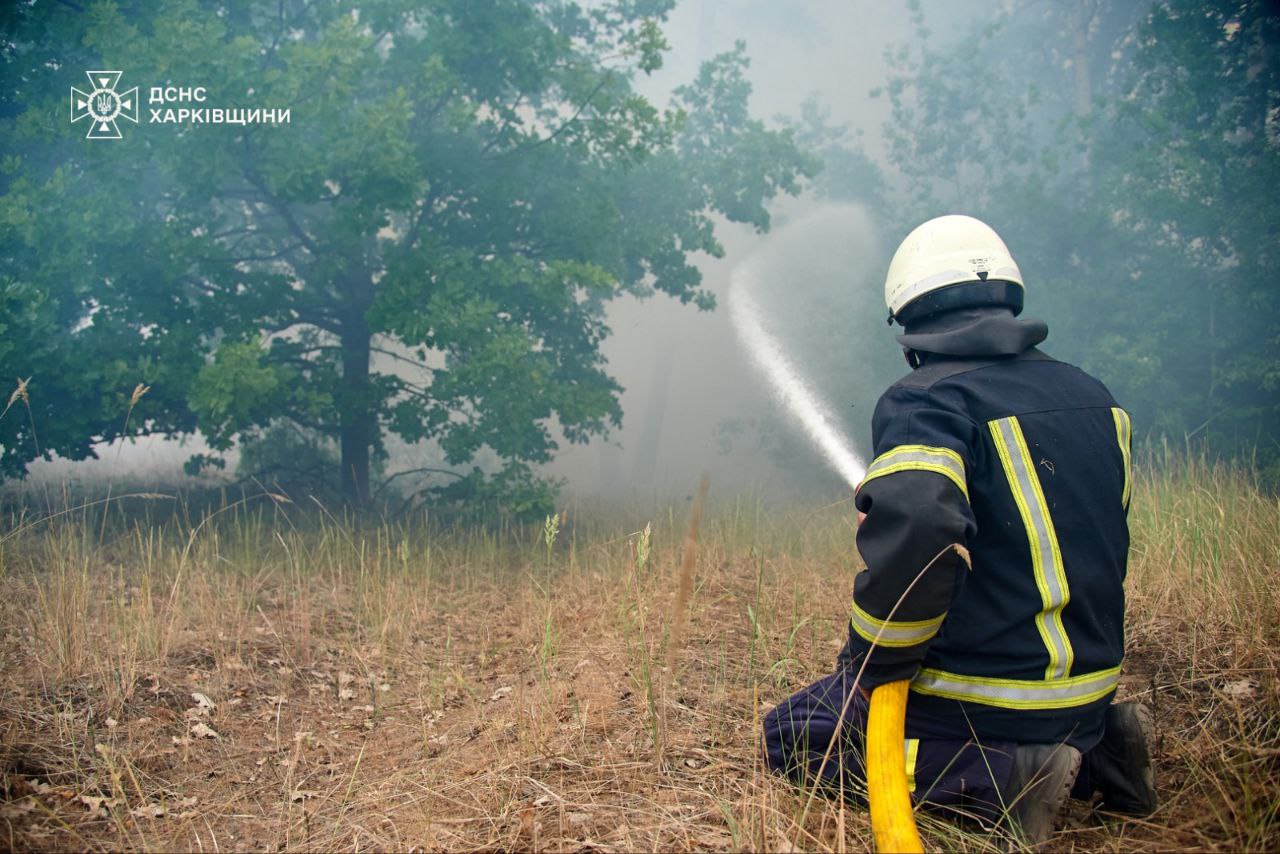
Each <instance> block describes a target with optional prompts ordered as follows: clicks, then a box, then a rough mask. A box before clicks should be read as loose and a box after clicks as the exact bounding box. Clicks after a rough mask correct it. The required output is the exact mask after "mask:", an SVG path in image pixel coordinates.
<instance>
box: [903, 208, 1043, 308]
mask: <svg viewBox="0 0 1280 854" xmlns="http://www.w3.org/2000/svg"><path fill="white" fill-rule="evenodd" d="M962 285H963V286H965V287H960V286H962ZM1024 291H1025V285H1024V284H1023V282H1022V273H1021V271H1019V270H1018V264H1017V262H1015V261H1014V260H1013V256H1012V255H1010V254H1009V249H1008V247H1006V246H1005V245H1004V241H1003V240H1001V239H1000V235H998V234H996V233H995V231H994V230H993V229H992V228H991V226H989V225H987V224H986V223H985V222H982V221H981V220H977V219H974V218H973V217H971V216H960V215H957V214H951V215H948V216H940V217H935V218H934V219H931V220H929V221H928V222H926V223H924V224H923V225H920V226H918V227H917V228H916V229H915V231H913V232H911V233H910V234H908V235H907V239H906V240H904V241H902V245H901V246H899V247H898V251H897V252H895V253H893V260H892V261H890V262H889V273H888V275H887V276H886V277H885V280H884V301H885V304H886V305H888V307H889V321H890V322H893V321H894V320H897V321H898V322H899V323H901V324H903V325H904V326H905V325H906V323H907V321H910V320H917V319H919V318H921V317H925V316H927V315H930V314H934V313H935V312H939V311H949V310H951V309H955V308H965V307H969V306H977V305H1005V306H1008V307H1010V308H1012V309H1013V313H1014V314H1018V313H1019V312H1021V311H1022V297H1023V293H1024Z"/></svg>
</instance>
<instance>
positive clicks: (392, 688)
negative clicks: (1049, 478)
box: [0, 533, 1280, 851]
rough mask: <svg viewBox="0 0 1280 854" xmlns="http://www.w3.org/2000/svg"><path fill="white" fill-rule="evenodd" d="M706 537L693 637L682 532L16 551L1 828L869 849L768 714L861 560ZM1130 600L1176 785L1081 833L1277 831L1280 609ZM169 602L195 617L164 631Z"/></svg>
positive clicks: (1245, 834)
mask: <svg viewBox="0 0 1280 854" xmlns="http://www.w3.org/2000/svg"><path fill="white" fill-rule="evenodd" d="M838 535H839V534H838V533H837V536H838ZM708 539H709V542H708V543H707V544H705V545H704V547H703V550H702V552H701V554H700V557H699V561H698V564H697V570H696V575H695V585H694V588H693V593H692V597H691V600H690V602H689V603H688V606H687V611H688V629H687V631H686V632H685V635H684V638H685V639H684V642H683V643H682V644H681V645H680V648H679V650H678V652H677V653H676V654H674V656H672V657H671V658H670V659H668V657H667V654H666V652H665V651H666V649H667V647H666V646H665V644H666V641H667V639H668V638H669V633H670V625H671V614H672V609H673V607H674V604H675V603H674V600H675V598H676V597H675V593H674V590H675V589H676V588H677V585H676V584H675V583H674V581H673V579H674V573H676V572H677V564H678V561H677V560H675V553H674V547H673V549H672V550H670V551H669V552H660V553H655V556H654V558H653V560H652V562H651V564H650V565H649V567H647V568H645V567H640V568H637V567H636V564H635V548H634V541H633V540H623V541H615V542H613V543H608V542H606V543H604V544H602V545H601V546H599V547H592V549H579V550H578V551H577V553H575V554H574V555H571V556H569V557H568V558H565V557H564V556H563V555H561V554H560V553H557V554H556V555H550V550H548V552H549V559H550V560H554V561H559V562H560V563H561V564H562V566H561V567H560V568H558V569H556V570H555V571H554V572H553V571H550V570H548V571H547V572H546V573H545V574H544V573H543V570H542V569H541V568H540V566H539V561H537V560H526V562H525V563H524V565H523V566H520V567H518V568H516V569H509V570H508V569H485V570H484V571H480V570H476V569H474V567H473V569H472V570H466V569H465V568H464V567H463V566H462V565H461V564H463V563H465V562H466V561H467V560H469V558H466V556H465V555H457V556H455V557H454V558H453V560H454V561H455V562H461V563H455V565H454V566H453V573H452V578H453V579H454V580H453V581H442V580H441V579H442V578H449V577H450V574H449V573H447V572H437V573H435V574H423V573H415V572H413V571H405V572H401V573H398V574H397V573H392V572H390V571H389V570H386V569H385V568H384V569H383V570H379V572H382V575H379V576H378V577H377V578H376V579H373V580H370V579H371V578H372V576H371V575H368V574H359V573H356V572H355V571H353V570H349V569H348V570H346V571H343V570H340V569H339V570H335V569H332V568H330V569H325V570H324V571H321V572H317V573H316V574H315V575H312V576H303V575H299V574H291V573H290V571H289V570H288V569H286V568H282V565H277V564H273V563H269V562H265V561H264V562H260V563H259V564H254V562H253V560H252V554H253V553H252V552H243V553H237V552H236V550H235V549H233V548H231V547H230V546H228V545H227V544H225V543H224V544H223V545H222V546H219V547H218V549H217V550H216V551H217V553H218V554H222V555H223V556H224V557H226V559H227V561H229V562H234V563H235V564H236V567H235V568H234V569H226V570H223V571H221V573H219V571H216V570H209V571H206V572H203V573H200V574H195V573H193V574H191V575H190V576H189V577H188V578H186V579H184V580H181V581H179V580H175V579H174V578H173V577H172V571H165V572H161V571H159V570H156V571H155V574H154V575H151V576H145V577H144V576H140V575H139V572H140V570H138V569H137V567H136V565H135V564H133V563H130V564H128V565H125V564H115V565H106V566H101V567H98V566H94V565H92V564H91V563H89V564H86V565H85V567H83V569H82V571H80V573H79V575H71V576H68V577H66V578H63V579H62V580H61V581H58V579H57V578H52V577H48V576H45V577H42V576H41V575H39V574H38V573H30V572H26V571H16V570H15V569H14V567H13V562H12V561H10V571H9V573H8V574H7V575H6V576H4V577H3V578H2V579H0V591H2V592H3V602H0V613H2V614H3V615H4V626H5V633H4V635H3V643H2V644H0V654H2V655H3V659H2V661H3V666H4V667H3V671H4V676H3V680H2V684H0V738H2V741H0V750H2V751H3V753H2V754H0V756H2V758H3V769H4V778H3V780H4V789H3V802H2V803H0V834H3V837H0V838H3V839H4V843H5V845H6V846H7V847H9V848H11V849H14V850H18V849H39V850H52V849H62V850H70V849H77V850H78V849H93V850H118V849H124V848H128V849H171V850H196V851H222V850H283V849H309V850H316V849H338V848H345V849H355V850H440V849H454V850H456V849H476V848H501V849H546V850H628V851H629V850H641V849H646V850H647V849H660V850H670V849H681V850H688V849H700V850H741V849H753V850H797V849H806V850H810V849H821V850H847V849H854V850H858V849H865V848H868V847H869V846H870V844H871V836H870V826H869V823H868V820H867V817H866V815H865V814H864V813H863V812H862V811H861V810H859V809H857V808H856V807H847V806H844V805H842V804H839V803H832V802H828V801H825V800H823V799H821V798H811V797H809V796H807V795H806V794H804V793H801V792H797V791H796V790H795V789H793V788H791V787H790V786H788V785H787V784H785V783H783V782H781V781H779V780H777V779H774V778H772V777H771V776H769V775H768V774H766V773H765V772H764V771H763V769H762V768H761V764H760V761H759V759H758V733H759V732H760V726H759V720H760V716H761V715H762V714H763V712H764V711H766V710H767V709H768V708H769V707H770V706H771V705H772V704H773V703H776V702H777V701H779V700H781V699H782V698H784V697H785V696H786V695H787V694H788V693H789V692H791V691H793V690H795V689H797V688H799V687H801V686H802V685H804V684H806V683H807V682H808V681H810V680H812V679H814V678H817V677H818V676H820V675H823V673H824V672H825V671H826V668H828V667H829V666H830V665H831V664H832V662H833V661H834V657H835V654H836V652H837V651H838V649H839V646H840V643H841V639H842V637H841V633H842V631H843V626H844V620H845V619H846V617H845V608H846V597H847V595H848V589H849V584H850V582H851V579H852V573H853V571H854V570H853V566H852V563H851V561H850V560H848V559H837V558H826V559H823V558H821V557H820V556H815V555H814V554H813V553H808V554H804V555H801V556H799V557H791V556H789V555H788V554H787V553H785V552H778V553H775V554H772V555H770V554H767V553H765V552H764V551H763V550H756V549H754V548H752V549H743V550H741V551H739V550H736V547H734V546H733V545H732V543H731V542H730V541H729V540H728V539H727V538H722V539H720V540H717V539H716V538H715V537H714V536H711V537H708ZM281 542H282V543H283V542H285V541H284V540H283V539H282V540H281ZM628 549H629V551H628ZM593 550H594V551H593ZM403 551H404V549H403V548H399V549H397V547H395V546H394V545H393V546H391V547H388V548H387V550H386V560H387V561H388V562H394V560H395V557H396V555H397V554H400V555H401V556H402V557H403ZM606 552H607V554H608V555H609V556H608V557H606ZM206 558H207V559H209V560H210V561H212V558H211V557H209V556H208V555H206V556H205V557H204V558H201V559H202V560H204V559H206ZM130 559H131V560H140V559H139V558H137V556H136V555H135V556H134V557H133V558H130ZM495 560H497V559H495ZM212 562H213V563H216V561H212ZM497 562H501V561H500V560H498V561H497ZM473 563H474V561H473ZM192 566H193V567H194V566H195V564H194V563H193V564H192ZM597 566H598V567H601V568H600V569H596V568H594V567H597ZM76 578H81V579H83V581H82V582H80V583H79V586H77V583H75V579H76ZM96 579H105V580H103V581H101V582H98V581H97V580H96ZM1132 583H1137V584H1142V583H1143V582H1142V580H1141V579H1139V580H1138V581H1137V582H1134V579H1131V584H1132ZM149 590H152V591H155V592H153V593H148V591H149ZM166 594H168V598H166ZM108 604H110V607H108ZM1268 607H1270V606H1268ZM1131 612H1135V613H1134V615H1133V617H1132V619H1131V631H1130V650H1131V652H1130V657H1129V659H1128V661H1127V664H1126V677H1125V681H1124V684H1123V686H1122V689H1121V695H1122V696H1124V697H1137V698H1141V699H1144V700H1146V701H1147V702H1149V703H1151V704H1152V705H1153V707H1154V709H1155V711H1156V713H1157V720H1158V727H1159V738H1158V743H1157V751H1156V752H1157V760H1158V763H1159V767H1158V775H1159V781H1160V788H1161V793H1162V797H1163V799H1164V803H1163V805H1162V807H1161V810H1160V811H1159V812H1158V813H1157V814H1156V815H1155V816H1153V817H1152V818H1151V819H1148V820H1143V821H1136V820H1129V821H1125V820H1119V819H1109V820H1104V819H1102V818H1100V817H1099V816H1096V815H1094V814H1092V813H1090V811H1089V809H1088V807H1087V805H1084V804H1075V805H1073V806H1072V808H1071V811H1070V814H1069V815H1068V816H1067V817H1066V821H1065V825H1064V827H1063V829H1062V830H1061V831H1060V833H1059V834H1058V835H1057V836H1056V837H1055V839H1054V843H1053V844H1054V846H1055V847H1056V848H1063V849H1079V850H1086V849H1087V850H1133V849H1167V848H1171V847H1177V848H1211V849H1220V850H1230V849H1235V848H1240V847H1252V848H1266V847H1270V845H1271V844H1274V838H1271V839H1268V838H1267V837H1266V836H1259V834H1267V833H1269V832H1270V829H1271V828H1274V827H1276V825H1277V823H1278V822H1280V798H1278V795H1277V792H1278V791H1280V789H1278V788H1277V786H1276V783H1275V781H1276V778H1277V771H1280V749H1278V748H1280V724H1277V723H1276V720H1277V719H1278V716H1277V714H1276V712H1277V710H1280V702H1278V701H1277V694H1276V683H1275V676H1274V674H1275V665H1276V661H1275V654H1274V645H1273V644H1272V638H1273V637H1274V631H1273V630H1272V629H1271V628H1270V627H1263V626H1257V625H1256V621H1255V627H1254V631H1255V634H1256V636H1255V637H1253V638H1249V637H1248V636H1247V633H1246V630H1244V629H1241V630H1239V631H1237V632H1236V637H1235V639H1234V640H1232V639H1231V638H1230V637H1228V636H1227V635H1224V634H1223V633H1222V632H1220V631H1218V632H1210V631H1207V630H1205V631H1202V632H1200V634H1199V635H1198V636H1197V634H1196V629H1195V625H1196V622H1197V620H1196V618H1195V616H1194V615H1178V614H1171V613H1169V608H1168V603H1163V605H1162V602H1161V601H1160V600H1159V599H1157V598H1155V597H1154V595H1153V594H1140V595H1137V596H1134V597H1132V598H1131ZM59 614H66V615H70V616H66V617H62V618H60V617H59V616H58V615H59ZM59 620H61V622H62V623H63V624H65V625H59V626H58V627H57V628H56V630H55V628H52V627H51V626H53V624H56V623H59ZM154 624H158V625H160V626H162V627H163V626H168V627H170V631H169V633H168V634H167V635H163V636H160V635H157V637H158V638H159V640H158V641H157V640H156V638H151V639H150V640H148V639H147V635H146V633H147V631H148V627H150V626H153V625H154ZM1246 624H1247V621H1246ZM1242 625H1244V624H1242ZM1171 631H1176V632H1179V633H1181V634H1180V637H1181V642H1180V643H1179V644H1178V645H1177V646H1173V645H1170V644H1169V642H1168V638H1169V632H1171ZM153 642H154V643H153ZM130 643H133V644H134V647H133V648H132V649H133V652H132V653H130V654H128V655H126V654H124V653H121V652H119V650H120V649H123V648H127V647H128V645H129V644H130ZM1233 644H1234V645H1233ZM153 650H154V652H153ZM668 661H670V662H671V664H672V665H673V666H672V667H670V668H668V666H667V665H668ZM922 829H923V830H924V832H925V837H926V841H927V844H929V845H932V846H937V847H942V848H962V849H969V850H984V849H991V850H994V849H997V848H998V849H1000V850H1007V846H1008V844H1009V842H1008V840H1007V839H1005V838H1003V837H1001V836H999V835H998V834H996V835H992V834H988V833H986V832H983V831H981V830H975V829H973V828H968V829H957V828H955V827H953V826H951V825H949V824H946V823H943V822H938V821H936V820H932V819H928V818H922Z"/></svg>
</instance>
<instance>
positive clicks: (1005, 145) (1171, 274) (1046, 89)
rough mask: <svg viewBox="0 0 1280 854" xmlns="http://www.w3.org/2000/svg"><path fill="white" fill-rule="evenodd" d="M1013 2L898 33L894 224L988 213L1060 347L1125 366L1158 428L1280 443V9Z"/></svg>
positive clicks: (1113, 382)
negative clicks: (905, 41)
mask: <svg viewBox="0 0 1280 854" xmlns="http://www.w3.org/2000/svg"><path fill="white" fill-rule="evenodd" d="M1033 7H1034V8H1033ZM1010 8H1011V11H1010V12H1009V13H1008V14H1007V15H1005V16H1004V17H1003V18H1002V19H1001V20H999V21H998V22H997V24H996V25H993V26H990V27H988V28H986V29H984V30H980V31H977V32H974V33H972V34H970V36H969V37H966V38H963V39H961V40H959V41H957V42H955V43H954V44H952V45H948V46H942V47H936V46H934V44H933V43H931V42H929V41H928V40H927V39H926V38H922V39H921V40H920V42H918V44H917V46H916V47H914V48H911V49H908V48H905V47H904V48H898V49H895V50H893V51H891V53H890V58H891V60H892V61H893V62H894V64H895V66H896V67H898V68H900V69H902V70H901V72H900V73H898V74H896V75H895V76H894V77H893V78H891V79H890V80H889V82H888V84H887V85H886V86H885V87H883V89H882V92H883V93H884V95H885V96H886V97H887V98H888V99H889V101H890V104H891V108H892V119H891V120H890V121H889V122H888V123H887V124H886V129H885V133H886V138H887V140H888V142H889V143H890V160H891V162H892V165H893V166H894V171H895V173H896V174H894V175H892V176H891V180H890V183H891V184H893V183H896V184H898V186H899V187H900V190H899V193H900V195H901V196H902V197H903V198H904V199H905V200H906V202H907V203H906V204H904V205H901V206H899V207H896V208H895V207H893V206H890V211H891V213H892V212H896V214H897V215H896V216H894V217H893V219H894V220H895V222H894V229H893V231H894V233H896V234H905V233H906V232H907V230H909V229H910V228H911V227H913V226H914V225H915V224H917V223H918V222H920V221H922V220H924V219H927V218H929V217H932V216H936V215H938V214H940V213H944V212H951V211H957V212H965V213H971V214H973V215H975V216H979V217H981V218H983V219H985V220H987V221H988V222H990V223H991V224H992V225H993V226H994V227H995V228H996V229H997V230H998V231H1000V232H1001V234H1002V236H1004V238H1005V240H1006V242H1007V243H1008V244H1009V245H1010V247H1011V248H1012V250H1013V252H1014V254H1015V256H1016V257H1017V258H1018V261H1019V264H1020V266H1021V267H1022V270H1023V274H1024V276H1025V277H1026V279H1027V282H1028V306H1029V309H1028V313H1029V314H1032V315H1037V316H1042V317H1045V318H1046V319H1047V320H1048V321H1049V323H1050V329H1051V335H1050V339H1049V341H1048V342H1047V347H1048V349H1049V350H1050V351H1051V352H1052V353H1054V354H1055V355H1057V356H1059V357H1060V358H1065V359H1068V360H1069V361H1074V362H1076V363H1078V364H1081V365H1082V366H1083V367H1085V368H1086V369H1088V370H1090V371H1092V372H1094V373H1096V374H1097V375H1098V376H1100V377H1101V378H1102V379H1104V380H1105V381H1106V382H1107V383H1108V385H1110V386H1111V388H1112V390H1113V391H1114V392H1115V393H1116V395H1117V397H1118V398H1119V399H1120V400H1121V402H1122V403H1123V404H1124V405H1126V406H1127V407H1129V408H1130V409H1131V410H1133V411H1134V413H1135V416H1136V417H1135V424H1136V426H1137V428H1138V431H1139V435H1140V436H1141V435H1146V436H1153V435H1160V434H1164V435H1171V436H1173V437H1175V438H1177V439H1180V438H1181V437H1182V436H1184V435H1187V434H1196V435H1202V436H1204V437H1207V438H1208V439H1209V440H1210V442H1211V444H1212V446H1214V447H1216V448H1218V449H1219V450H1223V451H1228V452H1234V451H1241V450H1243V451H1246V452H1247V451H1249V450H1252V449H1254V448H1257V449H1258V450H1259V451H1260V453H1262V454H1263V455H1266V456H1275V455H1276V453H1277V451H1278V450H1280V445H1277V442H1280V395H1277V383H1278V382H1280V313H1278V312H1277V305H1276V290H1275V282H1276V281H1277V279H1280V233H1278V232H1277V227H1276V222H1277V208H1276V202H1275V194H1274V192H1273V189H1272V188H1273V187H1274V185H1275V184H1276V182H1277V179H1280V133H1278V131H1277V119H1276V117H1277V115H1280V94H1278V93H1280V77H1278V75H1280V62H1277V59H1276V56H1275V45H1276V44H1277V42H1278V41H1280V13H1277V11H1276V10H1275V9H1274V7H1273V6H1270V5H1268V4H1265V3H1262V2H1258V0H1254V2H1215V3H1203V2H1197V1H1196V0H1165V2H1158V3H1154V4H1150V5H1147V6H1145V7H1144V6H1142V5H1138V4H1131V3H1122V2H1107V1H1106V0H1104V2H1097V3H1071V4H1063V5H1061V6H1055V7H1051V8H1050V9H1049V10H1048V12H1047V13H1043V14H1042V12H1043V10H1041V11H1039V12H1038V11H1036V10H1037V9H1039V8H1040V7H1038V6H1035V4H1015V5H1014V6H1012V7H1010ZM1046 51H1047V53H1048V59H1049V61H1048V62H1046V61H1045V53H1046ZM977 55H981V56H983V57H986V58H987V59H984V61H982V62H974V61H973V57H974V56H977Z"/></svg>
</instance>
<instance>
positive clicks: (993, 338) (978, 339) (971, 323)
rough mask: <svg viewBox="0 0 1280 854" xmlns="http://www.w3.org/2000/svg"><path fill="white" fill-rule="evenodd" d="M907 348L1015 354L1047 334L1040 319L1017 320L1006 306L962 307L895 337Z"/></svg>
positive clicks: (954, 353) (944, 353) (948, 352)
mask: <svg viewBox="0 0 1280 854" xmlns="http://www.w3.org/2000/svg"><path fill="white" fill-rule="evenodd" d="M895 337H896V338H897V341H898V343H899V344H901V345H902V346H903V347H906V348H907V349H909V350H917V351H919V352H922V353H936V354H938V355H941V356H1016V355H1018V354H1019V353H1023V352H1025V351H1027V350H1029V349H1031V348H1032V347H1034V346H1036V345H1037V344H1039V343H1040V342H1041V341H1043V340H1044V339H1045V338H1047V337H1049V327H1048V325H1046V324H1045V322H1044V321H1043V320H1031V319H1027V320H1020V319H1018V318H1016V317H1014V316H1013V312H1012V311H1010V310H1009V309H1007V308H998V307H997V308H993V307H989V306H984V307H981V308H964V309H959V310H957V311H949V312H947V313H945V314H940V315H935V316H933V317H927V318H925V319H923V320H921V321H920V322H919V323H915V324H912V325H911V326H908V327H907V330H906V332H905V333H904V334H902V335H897V336H895Z"/></svg>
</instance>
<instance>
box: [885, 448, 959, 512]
mask: <svg viewBox="0 0 1280 854" xmlns="http://www.w3.org/2000/svg"><path fill="white" fill-rule="evenodd" d="M898 471H931V472H936V473H937V474H940V475H942V476H943V477H945V478H947V479H948V480H950V481H951V482H952V483H954V484H955V485H956V486H958V487H960V491H961V492H963V493H964V497H965V499H968V497H969V488H968V486H967V485H966V483H965V474H964V460H962V459H960V455H959V454H957V453H956V452H955V451H953V450H951V449H950V448H934V447H930V446H928V445H898V446H897V447H896V448H893V449H891V450H889V451H886V452H885V453H883V454H881V455H880V456H878V457H876V458H875V459H874V460H872V462H871V465H870V466H869V467H868V468H867V475H866V477H864V478H863V479H862V484H863V485H865V484H866V483H867V482H868V481H871V480H875V479H876V478H878V477H884V476H885V475H887V474H893V473H894V472H898ZM859 488H861V486H860V487H859Z"/></svg>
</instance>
